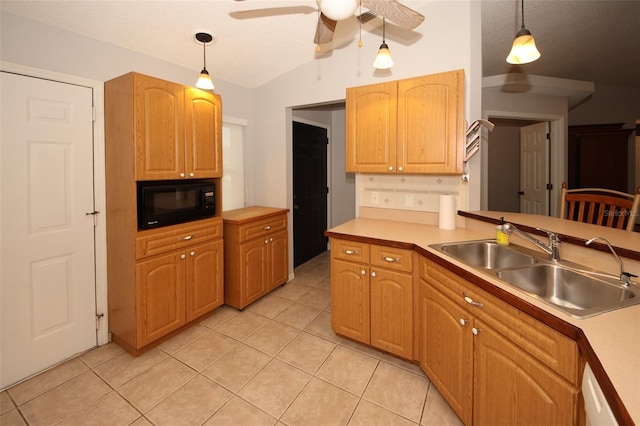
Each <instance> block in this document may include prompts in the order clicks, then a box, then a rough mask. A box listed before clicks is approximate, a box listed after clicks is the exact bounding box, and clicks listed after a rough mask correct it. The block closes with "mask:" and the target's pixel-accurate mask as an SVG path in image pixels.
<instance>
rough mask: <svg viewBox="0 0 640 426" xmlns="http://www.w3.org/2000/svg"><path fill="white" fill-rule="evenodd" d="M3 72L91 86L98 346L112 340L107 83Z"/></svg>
mask: <svg viewBox="0 0 640 426" xmlns="http://www.w3.org/2000/svg"><path fill="white" fill-rule="evenodd" d="M0 69H1V70H2V71H6V72H10V73H14V74H20V75H24V76H27V77H34V78H42V79H45V80H52V81H58V82H61V83H67V84H74V85H77V86H83V87H87V88H90V89H92V92H93V108H94V121H93V192H94V203H95V206H94V207H95V210H96V211H98V212H100V213H103V214H97V215H94V218H95V220H96V226H95V227H94V235H95V243H94V244H95V246H94V249H95V250H94V256H95V285H96V313H101V314H103V317H102V318H101V320H100V327H99V328H98V330H96V337H97V341H98V346H102V345H104V344H106V343H109V327H108V324H109V318H108V311H107V226H106V223H107V222H106V216H105V214H104V212H106V200H105V197H106V189H105V158H104V83H103V82H101V81H96V80H90V79H86V78H83V77H77V76H72V75H68V74H62V73H58V72H55V71H49V70H44V69H40V68H33V67H29V66H25V65H20V64H14V63H10V62H2V61H0Z"/></svg>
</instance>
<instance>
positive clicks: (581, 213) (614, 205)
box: [560, 182, 640, 231]
mask: <svg viewBox="0 0 640 426" xmlns="http://www.w3.org/2000/svg"><path fill="white" fill-rule="evenodd" d="M639 209H640V186H639V187H638V188H637V189H636V193H635V194H627V193H625V192H620V191H614V190H611V189H602V188H579V189H568V188H567V184H566V182H563V183H562V193H561V199H560V217H561V218H563V219H569V220H575V221H578V222H585V223H592V224H594V225H601V226H607V227H610V228H617V229H626V230H627V231H633V228H634V226H635V224H636V220H637V218H638V214H639V213H638V210H639Z"/></svg>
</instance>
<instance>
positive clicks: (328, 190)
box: [327, 186, 329, 194]
mask: <svg viewBox="0 0 640 426" xmlns="http://www.w3.org/2000/svg"><path fill="white" fill-rule="evenodd" d="M328 193H329V187H328V186H327V194H328Z"/></svg>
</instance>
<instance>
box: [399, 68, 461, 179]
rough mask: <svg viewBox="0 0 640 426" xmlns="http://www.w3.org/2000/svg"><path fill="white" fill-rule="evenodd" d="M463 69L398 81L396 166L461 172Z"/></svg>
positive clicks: (420, 170)
mask: <svg viewBox="0 0 640 426" xmlns="http://www.w3.org/2000/svg"><path fill="white" fill-rule="evenodd" d="M464 137H465V135H464V72H463V71H462V70H457V71H450V72H445V73H440V74H432V75H427V76H423V77H415V78H409V79H405V80H400V81H399V82H398V148H397V156H398V159H397V163H398V164H397V166H398V170H399V171H400V170H402V171H404V172H405V173H444V174H451V173H462V154H463V153H462V150H463V145H464V140H463V138H464Z"/></svg>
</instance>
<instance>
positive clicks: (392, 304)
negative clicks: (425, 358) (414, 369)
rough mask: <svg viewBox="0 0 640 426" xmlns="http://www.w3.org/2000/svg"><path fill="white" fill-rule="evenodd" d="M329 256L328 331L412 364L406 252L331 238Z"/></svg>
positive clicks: (410, 291)
mask: <svg viewBox="0 0 640 426" xmlns="http://www.w3.org/2000/svg"><path fill="white" fill-rule="evenodd" d="M331 252H332V260H331V325H332V327H333V330H334V331H335V332H336V333H338V334H340V335H343V336H345V337H349V338H351V339H354V340H357V341H359V342H362V343H365V344H367V345H371V346H374V347H376V348H379V349H382V350H384V351H386V352H389V353H392V354H395V355H398V356H400V357H403V358H407V359H413V281H414V280H413V273H412V271H413V266H412V252H411V250H404V249H396V248H392V247H385V246H380V245H369V244H365V243H357V242H353V241H343V240H339V239H335V238H334V239H332V240H331Z"/></svg>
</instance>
